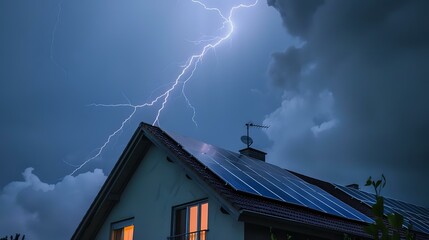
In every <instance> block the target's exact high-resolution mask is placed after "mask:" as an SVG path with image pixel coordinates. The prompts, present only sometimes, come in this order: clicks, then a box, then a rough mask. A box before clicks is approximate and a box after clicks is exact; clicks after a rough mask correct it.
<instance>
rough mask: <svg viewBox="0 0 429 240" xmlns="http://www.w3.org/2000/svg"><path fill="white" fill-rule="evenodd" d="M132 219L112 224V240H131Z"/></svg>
mask: <svg viewBox="0 0 429 240" xmlns="http://www.w3.org/2000/svg"><path fill="white" fill-rule="evenodd" d="M133 222H134V219H133V218H131V219H127V220H124V221H120V222H115V223H112V240H133V234H134V224H133Z"/></svg>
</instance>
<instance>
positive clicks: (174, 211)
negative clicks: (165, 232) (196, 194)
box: [169, 198, 209, 239]
mask: <svg viewBox="0 0 429 240" xmlns="http://www.w3.org/2000/svg"><path fill="white" fill-rule="evenodd" d="M203 204H207V227H206V229H201V216H202V211H201V209H202V205H203ZM195 206H198V220H197V223H198V225H197V231H196V232H202V231H205V232H208V231H209V201H208V199H207V198H205V199H200V200H196V201H192V202H187V203H184V204H180V205H176V206H173V207H172V211H171V231H170V238H169V239H175V237H177V236H180V235H181V234H185V235H186V234H189V233H191V232H189V221H190V208H191V207H195ZM183 209H186V211H185V218H186V224H185V225H186V226H185V229H186V231H185V233H178V234H177V233H176V229H177V227H178V226H177V222H176V216H177V213H178V211H180V210H183ZM205 239H207V236H206V237H205Z"/></svg>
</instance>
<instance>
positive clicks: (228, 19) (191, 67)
mask: <svg viewBox="0 0 429 240" xmlns="http://www.w3.org/2000/svg"><path fill="white" fill-rule="evenodd" d="M191 1H192V2H193V3H195V4H198V5H200V6H201V7H203V8H204V9H205V10H207V11H213V12H215V13H217V14H218V16H219V17H220V19H222V26H221V28H220V29H225V28H228V31H227V32H226V33H225V34H224V35H223V36H215V37H211V38H210V39H203V40H200V41H196V42H195V43H197V44H203V43H206V42H209V43H207V44H206V45H204V47H203V48H202V49H201V50H200V52H198V53H196V54H194V55H191V56H190V57H189V58H188V60H187V61H186V63H185V65H183V66H182V70H181V71H180V73H179V74H178V75H177V77H176V78H175V80H174V81H173V82H172V85H171V86H170V87H169V88H168V89H167V90H166V91H164V92H163V93H162V94H160V95H158V96H157V97H155V98H154V99H153V100H152V101H149V102H146V103H143V104H139V105H135V104H131V103H120V104H91V105H90V106H94V107H112V108H119V107H124V108H131V109H132V112H131V113H130V114H129V115H128V117H126V118H125V119H124V120H123V121H122V123H121V125H120V126H119V127H118V128H117V129H116V130H115V131H114V132H113V133H111V134H110V135H109V136H108V137H107V140H106V141H105V142H104V144H103V145H102V146H101V147H99V148H97V149H96V153H95V155H93V156H92V157H90V158H88V159H87V160H86V161H84V162H83V163H82V164H80V165H79V166H78V167H76V168H75V169H74V170H73V172H71V173H70V175H73V174H75V173H76V172H77V171H79V170H80V169H81V168H82V167H84V166H85V165H86V164H87V163H89V162H90V161H92V160H94V159H96V158H98V157H99V156H100V155H101V154H102V152H103V150H104V149H105V148H106V146H107V145H108V144H109V143H110V141H111V140H112V138H113V137H114V136H116V135H117V134H118V133H119V132H121V131H122V129H123V128H124V126H125V124H126V123H127V122H128V121H129V120H131V119H132V118H133V116H134V114H135V113H136V112H137V110H138V109H140V108H144V107H151V106H154V105H155V104H157V103H159V102H160V105H161V106H160V107H159V108H158V111H157V113H156V117H155V119H154V121H153V122H152V125H158V126H159V125H160V122H159V119H160V116H161V113H162V112H163V111H164V109H165V106H166V105H167V103H168V100H169V97H170V94H171V93H172V92H173V91H174V90H176V89H177V88H178V86H179V85H180V84H182V89H181V91H182V95H183V96H184V98H185V100H186V103H187V104H188V106H189V107H190V108H191V109H192V111H193V115H192V121H193V122H194V124H195V125H197V122H196V121H195V116H196V109H195V107H194V106H193V105H192V104H191V102H190V101H189V99H188V97H187V96H186V94H185V88H186V84H187V83H188V81H189V80H191V79H192V77H193V75H194V72H195V71H196V70H197V68H198V65H199V63H201V61H202V59H203V58H204V56H205V55H206V54H207V52H208V51H209V50H213V49H215V48H216V47H217V46H219V45H220V44H222V43H223V42H225V41H226V40H227V39H229V38H230V37H231V35H232V33H233V32H234V23H233V21H232V16H233V15H234V12H235V11H236V10H238V9H240V8H251V7H254V6H256V4H258V1H259V0H255V1H254V2H253V3H251V4H239V5H236V6H233V7H232V8H231V9H230V10H229V12H228V15H224V14H223V13H222V11H221V10H220V9H219V8H215V7H208V6H207V5H206V4H204V3H203V2H201V1H199V0H191Z"/></svg>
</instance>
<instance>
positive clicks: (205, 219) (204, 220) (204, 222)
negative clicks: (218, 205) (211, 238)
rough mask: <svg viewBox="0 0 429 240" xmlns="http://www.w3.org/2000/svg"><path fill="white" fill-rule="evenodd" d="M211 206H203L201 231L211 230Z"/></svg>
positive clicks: (206, 204) (205, 204)
mask: <svg viewBox="0 0 429 240" xmlns="http://www.w3.org/2000/svg"><path fill="white" fill-rule="evenodd" d="M208 220H209V204H208V203H203V204H201V230H207V229H209V224H208Z"/></svg>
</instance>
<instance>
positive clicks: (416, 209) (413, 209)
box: [290, 171, 429, 239]
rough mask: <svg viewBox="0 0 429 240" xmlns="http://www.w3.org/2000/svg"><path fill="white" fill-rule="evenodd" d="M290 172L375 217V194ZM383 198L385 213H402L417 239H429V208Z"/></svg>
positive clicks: (406, 225)
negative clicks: (373, 209)
mask: <svg viewBox="0 0 429 240" xmlns="http://www.w3.org/2000/svg"><path fill="white" fill-rule="evenodd" d="M290 172H291V173H293V174H295V175H296V176H298V177H299V178H301V179H303V180H305V181H307V182H309V183H311V184H314V185H316V186H318V187H320V188H322V189H324V190H325V191H327V192H329V193H330V194H332V195H334V196H335V197H337V198H338V199H340V200H341V201H343V202H345V203H347V204H348V205H350V206H352V207H353V208H355V209H357V210H359V211H360V212H362V213H365V214H366V215H367V216H371V217H373V213H372V212H371V206H372V205H373V204H375V195H374V194H372V193H368V192H365V191H362V190H359V189H356V188H349V187H344V186H340V185H338V184H333V183H329V182H325V181H322V180H319V179H316V178H312V177H309V176H305V175H302V174H300V173H296V172H292V171H290ZM383 198H384V213H385V215H387V214H390V213H394V212H396V213H399V214H401V215H402V216H403V217H404V222H408V223H410V224H412V229H413V232H414V233H415V234H416V239H429V209H427V208H424V207H420V206H416V205H414V204H410V203H406V202H403V201H399V200H395V199H392V198H387V197H383ZM404 227H408V224H405V226H404Z"/></svg>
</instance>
